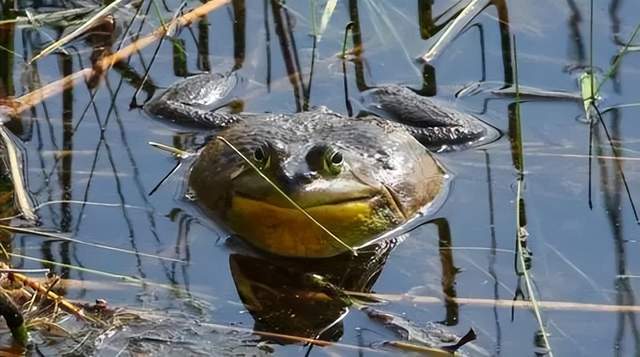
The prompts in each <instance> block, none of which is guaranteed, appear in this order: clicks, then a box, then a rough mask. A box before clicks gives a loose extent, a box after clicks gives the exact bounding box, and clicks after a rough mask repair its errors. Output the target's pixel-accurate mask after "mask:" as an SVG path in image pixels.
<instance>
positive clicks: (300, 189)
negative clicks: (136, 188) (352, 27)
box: [145, 74, 497, 258]
mask: <svg viewBox="0 0 640 357" xmlns="http://www.w3.org/2000/svg"><path fill="white" fill-rule="evenodd" d="M237 82H238V77H237V76H236V75H235V74H231V75H219V74H202V75H197V76H194V77H190V78H188V79H186V80H183V81H181V82H178V83H176V84H174V85H173V86H172V87H170V88H169V89H168V90H167V91H165V92H164V93H163V94H162V95H160V96H158V97H157V98H155V99H154V100H152V101H151V102H149V103H148V104H147V105H146V106H145V110H146V111H147V112H148V113H150V114H152V115H155V116H159V117H162V118H165V119H168V120H170V121H173V122H176V123H178V124H185V125H196V126H201V127H205V128H210V129H213V130H217V132H216V135H218V136H221V137H223V138H225V139H226V140H228V141H229V142H230V143H231V144H232V145H233V146H234V147H236V148H237V149H238V150H240V152H242V153H243V154H244V155H245V156H246V157H248V158H250V159H251V160H253V162H254V164H255V165H256V166H257V167H258V168H259V169H260V170H261V171H262V173H263V174H265V175H266V176H267V177H269V179H270V180H271V181H272V182H274V183H275V184H276V185H277V186H278V187H279V188H281V189H282V190H283V191H284V192H285V193H286V194H287V195H288V196H289V197H290V198H292V199H293V200H294V201H295V202H296V203H297V204H298V205H300V206H301V207H303V208H304V209H305V210H306V211H307V212H308V213H309V214H310V215H311V216H313V217H314V218H315V219H316V220H317V221H319V222H320V223H321V224H322V225H323V226H324V227H326V228H327V229H328V230H329V231H330V232H332V233H333V234H335V235H336V236H337V237H339V238H340V239H341V240H342V241H343V242H345V243H346V244H347V245H348V246H350V247H353V248H358V247H360V246H363V245H366V244H367V243H368V242H370V241H371V240H372V239H373V238H375V237H376V236H378V235H380V234H382V233H384V232H386V231H389V230H390V229H392V228H395V227H397V226H399V225H401V224H403V223H405V222H407V221H408V220H410V219H411V218H413V217H415V216H416V215H418V214H419V212H421V211H423V210H425V209H426V208H428V207H429V206H430V204H431V203H433V202H434V201H435V200H436V198H438V196H439V195H440V194H441V193H442V192H444V191H446V190H445V186H446V183H447V180H446V173H445V170H444V169H443V167H442V166H441V165H439V164H438V162H437V161H436V160H435V158H434V157H433V156H432V154H431V152H430V151H429V150H428V149H427V148H431V149H436V150H438V149H440V148H445V147H448V146H465V145H470V144H474V143H478V142H482V141H486V140H488V139H489V138H494V137H495V136H496V133H497V131H496V130H495V129H494V128H492V127H490V126H488V125H487V124H485V123H483V122H482V121H480V120H479V119H477V118H475V117H473V116H471V115H469V114H466V113H463V112H460V111H458V110H456V109H453V108H451V107H450V106H447V105H446V104H445V103H441V102H439V101H437V100H434V99H431V98H426V97H421V96H419V95H417V94H416V93H414V92H413V91H411V90H410V89H407V88H404V87H400V86H383V87H378V88H375V89H372V90H369V91H367V93H365V95H366V98H367V101H368V102H370V107H369V108H368V109H370V110H369V112H372V113H375V114H376V115H374V114H366V115H363V116H358V117H347V116H344V115H341V114H338V113H335V112H332V111H330V110H329V109H327V108H325V107H320V108H317V109H315V110H312V111H308V112H301V113H295V114H269V113H264V114H253V113H238V114H232V113H229V112H224V111H221V110H210V108H211V107H214V106H217V107H220V105H221V104H224V103H223V101H224V100H225V99H227V97H228V96H229V94H230V93H231V91H232V89H233V88H234V87H235V86H236V84H237ZM189 186H190V189H191V190H192V191H193V192H194V193H195V195H196V197H197V200H198V202H199V204H200V205H201V206H202V207H203V208H204V209H205V210H206V211H207V213H208V214H209V215H210V216H211V217H212V218H213V219H215V220H216V221H217V222H219V223H222V224H223V225H225V226H226V227H227V228H229V229H230V230H232V231H233V232H235V233H237V234H238V235H239V236H241V237H242V238H244V240H245V241H247V242H249V243H250V244H251V245H253V246H255V247H257V248H259V249H260V250H262V251H266V252H269V253H271V254H275V255H280V256H288V257H305V258H321V257H331V256H336V255H339V254H341V253H344V252H345V251H346V249H347V248H346V247H344V246H342V245H340V244H338V242H336V241H335V240H334V239H332V238H331V237H330V236H329V235H328V234H327V233H326V232H325V231H323V230H322V229H321V228H320V227H318V226H316V225H314V224H313V223H312V222H311V221H310V220H309V218H308V217H306V216H305V215H304V214H303V213H302V212H300V211H299V210H297V209H296V208H294V207H292V206H291V204H290V203H289V202H288V201H287V200H286V199H285V198H284V197H283V196H282V195H281V194H280V193H279V192H277V191H276V190H275V189H274V188H273V187H272V186H271V185H270V184H269V183H268V182H266V181H265V180H264V178H263V177H261V176H260V175H259V173H257V172H256V171H255V170H254V169H253V168H252V167H250V166H249V165H247V163H246V162H245V161H244V159H243V158H241V157H240V156H239V155H237V154H236V153H235V152H234V151H233V149H232V148H230V147H229V146H227V145H226V144H225V143H223V142H222V141H220V140H211V141H210V142H209V143H208V144H207V145H206V146H205V147H204V148H203V149H202V150H201V152H200V153H199V156H198V158H197V159H196V161H195V163H194V165H193V167H192V168H191V172H190V175H189Z"/></svg>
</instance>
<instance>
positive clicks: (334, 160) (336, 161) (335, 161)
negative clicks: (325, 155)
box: [331, 152, 343, 165]
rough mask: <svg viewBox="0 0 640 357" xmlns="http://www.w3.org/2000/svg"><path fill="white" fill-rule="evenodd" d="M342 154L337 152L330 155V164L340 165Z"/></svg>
mask: <svg viewBox="0 0 640 357" xmlns="http://www.w3.org/2000/svg"><path fill="white" fill-rule="evenodd" d="M342 160H343V158H342V154H341V153H339V152H335V153H333V155H331V163H332V164H334V165H340V164H341V163H342Z"/></svg>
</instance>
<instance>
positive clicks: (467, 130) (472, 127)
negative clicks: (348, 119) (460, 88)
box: [362, 85, 500, 150]
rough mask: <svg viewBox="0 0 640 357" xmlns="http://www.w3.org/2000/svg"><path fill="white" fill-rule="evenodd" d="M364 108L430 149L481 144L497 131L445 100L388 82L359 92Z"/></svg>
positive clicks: (496, 133)
mask: <svg viewBox="0 0 640 357" xmlns="http://www.w3.org/2000/svg"><path fill="white" fill-rule="evenodd" d="M362 98H363V104H364V106H365V108H366V110H367V111H369V112H372V113H373V114H376V115H378V116H381V117H383V118H386V119H389V120H393V121H395V122H398V123H400V124H402V125H403V126H404V127H405V128H406V129H407V130H408V131H409V132H410V133H411V134H412V135H413V136H414V137H415V138H416V139H417V140H418V141H420V142H421V143H422V144H423V145H425V146H427V147H429V148H431V149H437V150H440V149H444V148H448V147H459V146H469V145H475V144H479V143H485V142H488V141H491V140H494V139H496V138H498V137H499V136H500V132H499V131H498V130H497V129H496V128H494V127H492V126H490V125H489V124H486V123H485V122H483V121H482V120H480V119H478V118H476V117H474V116H473V115H471V114H467V113H464V112H461V111H459V110H456V109H454V108H452V107H451V106H450V105H447V103H446V102H441V101H438V100H436V99H433V98H428V97H422V96H419V95H418V94H416V93H414V92H413V91H411V90H410V89H408V88H405V87H401V86H395V85H389V86H381V87H377V88H373V89H371V90H368V91H366V92H364V93H363V97H362Z"/></svg>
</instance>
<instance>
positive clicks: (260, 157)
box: [253, 145, 270, 169]
mask: <svg viewBox="0 0 640 357" xmlns="http://www.w3.org/2000/svg"><path fill="white" fill-rule="evenodd" d="M253 160H254V161H255V163H256V166H258V168H260V169H264V168H266V167H267V166H269V161H270V157H269V151H268V150H267V148H266V147H265V146H264V145H260V146H258V147H257V148H255V150H254V151H253Z"/></svg>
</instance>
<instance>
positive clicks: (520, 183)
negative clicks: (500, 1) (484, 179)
mask: <svg viewBox="0 0 640 357" xmlns="http://www.w3.org/2000/svg"><path fill="white" fill-rule="evenodd" d="M513 63H514V77H515V87H516V103H515V104H516V110H515V124H516V126H517V136H516V138H515V140H516V143H517V146H518V150H517V151H516V154H517V155H518V160H517V163H518V165H517V166H518V167H517V169H518V178H517V188H516V190H517V191H516V255H517V261H518V265H519V266H520V271H521V272H522V275H523V277H524V282H525V286H526V289H527V296H528V297H529V300H530V301H531V307H532V309H533V313H534V315H535V317H536V320H537V322H538V328H539V331H540V333H541V335H542V336H541V337H542V343H543V344H544V348H545V349H546V350H547V353H548V355H549V356H550V357H553V352H552V350H551V345H550V344H549V338H548V334H547V331H546V329H545V326H544V322H543V320H542V313H541V312H540V304H538V300H537V298H536V295H535V291H534V288H533V282H532V280H531V276H530V275H529V268H528V266H527V262H526V259H527V257H525V255H528V253H527V251H526V248H525V242H526V241H527V239H528V235H529V233H528V232H527V228H526V222H525V216H524V198H523V191H524V152H523V147H522V126H521V124H520V87H519V81H518V58H517V51H516V38H515V36H513Z"/></svg>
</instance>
